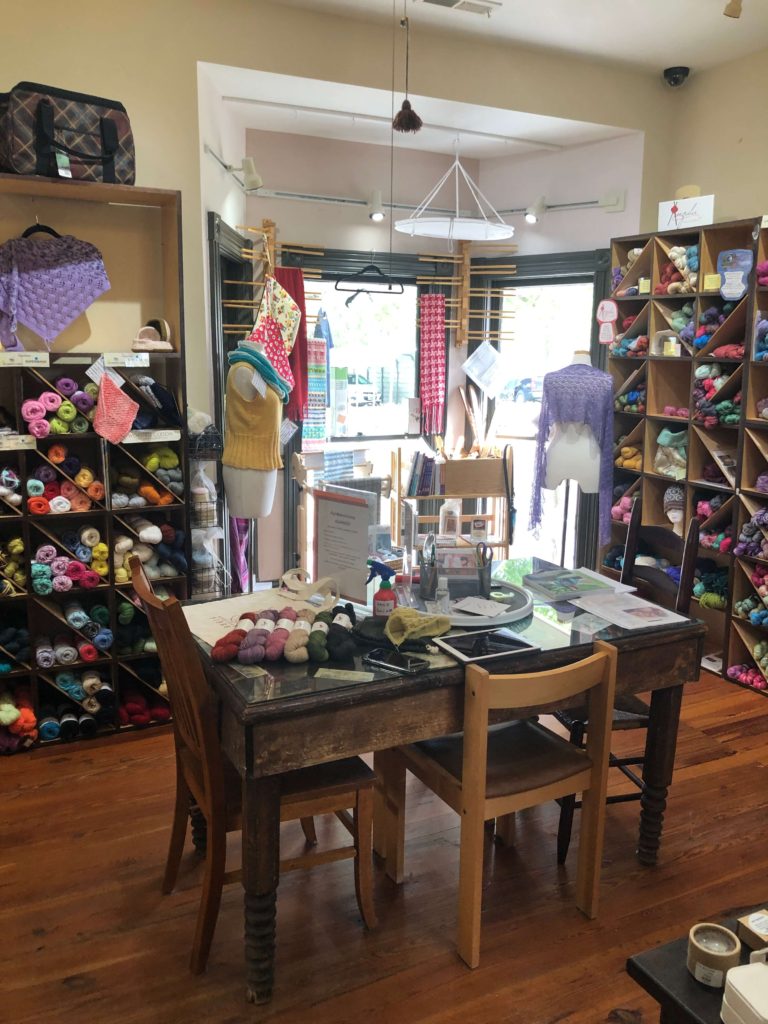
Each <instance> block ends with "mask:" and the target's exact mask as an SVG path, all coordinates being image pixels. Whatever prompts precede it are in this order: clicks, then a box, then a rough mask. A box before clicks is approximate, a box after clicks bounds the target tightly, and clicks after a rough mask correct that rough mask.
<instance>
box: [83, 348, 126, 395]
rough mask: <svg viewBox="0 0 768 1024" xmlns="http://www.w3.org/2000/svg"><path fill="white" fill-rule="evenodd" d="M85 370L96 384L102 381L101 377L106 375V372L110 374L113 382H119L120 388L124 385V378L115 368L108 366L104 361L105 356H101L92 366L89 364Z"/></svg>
mask: <svg viewBox="0 0 768 1024" xmlns="http://www.w3.org/2000/svg"><path fill="white" fill-rule="evenodd" d="M85 372H86V375H87V376H88V377H90V378H91V380H92V381H93V382H94V383H95V384H100V383H101V378H102V377H103V376H104V374H105V373H107V374H109V376H110V377H111V379H112V381H113V383H115V384H117V386H118V387H119V388H121V387H123V385H124V384H125V381H124V380H123V378H122V377H121V376H120V374H119V373H115V371H114V370H111V369H109V368H108V367H107V366H106V364H105V362H104V356H99V358H98V359H97V360H96V362H95V363H93V365H92V366H89V367H88V369H87V370H86V371H85Z"/></svg>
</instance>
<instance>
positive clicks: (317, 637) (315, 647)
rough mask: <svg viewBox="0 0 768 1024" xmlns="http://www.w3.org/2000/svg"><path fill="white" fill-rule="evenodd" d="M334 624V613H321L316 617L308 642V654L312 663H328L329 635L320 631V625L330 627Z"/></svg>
mask: <svg viewBox="0 0 768 1024" xmlns="http://www.w3.org/2000/svg"><path fill="white" fill-rule="evenodd" d="M332 622H333V613H332V612H320V614H319V615H316V616H315V621H314V623H313V624H312V630H311V632H310V634H309V639H308V640H307V654H308V655H309V660H310V661H328V633H327V632H324V631H323V630H322V629H318V628H317V626H318V623H324V624H325V625H326V626H330V625H331V623H332Z"/></svg>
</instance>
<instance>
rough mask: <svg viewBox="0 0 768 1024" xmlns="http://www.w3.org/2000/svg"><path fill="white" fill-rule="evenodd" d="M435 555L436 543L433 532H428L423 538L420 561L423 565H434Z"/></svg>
mask: <svg viewBox="0 0 768 1024" xmlns="http://www.w3.org/2000/svg"><path fill="white" fill-rule="evenodd" d="M435 556H436V544H435V535H434V533H428V534H427V536H426V537H425V538H424V548H423V550H422V561H423V562H424V565H434V564H435Z"/></svg>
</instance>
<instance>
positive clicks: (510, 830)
mask: <svg viewBox="0 0 768 1024" xmlns="http://www.w3.org/2000/svg"><path fill="white" fill-rule="evenodd" d="M496 842H497V843H498V844H499V845H500V846H506V847H510V846H514V845H515V812H514V811H512V812H511V813H510V814H502V815H501V817H499V818H497V819H496Z"/></svg>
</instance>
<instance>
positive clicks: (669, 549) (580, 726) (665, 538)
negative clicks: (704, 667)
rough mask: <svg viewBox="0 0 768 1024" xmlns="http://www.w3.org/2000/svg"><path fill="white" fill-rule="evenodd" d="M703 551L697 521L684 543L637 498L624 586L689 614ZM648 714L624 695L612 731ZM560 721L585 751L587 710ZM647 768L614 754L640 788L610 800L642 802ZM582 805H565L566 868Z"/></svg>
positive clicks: (562, 845) (613, 763) (561, 844)
mask: <svg viewBox="0 0 768 1024" xmlns="http://www.w3.org/2000/svg"><path fill="white" fill-rule="evenodd" d="M641 547H645V548H647V549H648V550H651V551H653V552H655V553H656V554H657V555H658V556H659V557H664V558H668V559H669V561H670V562H671V563H672V564H679V565H680V582H679V584H675V583H674V581H673V580H672V579H671V578H670V577H669V576H668V575H667V574H666V573H665V572H664V570H663V569H658V568H656V567H655V566H646V565H638V564H637V557H638V554H639V553H640V548H641ZM698 551H699V523H698V520H697V519H692V520H691V522H690V523H689V524H688V532H687V534H686V538H685V541H683V540H682V538H681V537H678V536H677V534H675V533H673V532H672V531H671V530H668V529H666V527H663V526H642V525H641V503H640V499H639V498H636V499H635V501H634V503H633V505H632V512H631V514H630V521H629V525H628V527H627V540H626V544H625V547H624V562H623V565H622V571H621V582H622V583H624V584H627V585H629V586H635V587H637V588H638V591H639V592H640V593H641V595H642V596H646V597H648V599H649V600H652V601H656V602H657V603H658V604H661V605H664V606H665V607H672V608H674V610H675V611H677V612H680V614H682V615H687V614H688V612H689V610H690V607H691V595H692V593H693V577H694V573H695V570H696V558H697V556H698ZM649 713H650V709H649V707H648V705H647V704H646V702H645V701H644V700H642V699H641V698H640V697H637V696H635V695H634V694H623V695H621V696H620V697H618V698H617V700H616V706H615V707H614V710H613V729H614V731H616V732H626V731H628V730H633V729H647V728H648V715H649ZM555 717H556V718H557V720H558V721H559V722H560V724H561V725H564V726H565V727H566V729H568V732H569V736H570V740H571V743H573V744H575V745H576V746H577V747H580V746H582V745H583V743H584V735H585V733H586V731H587V727H588V725H589V721H588V716H587V711H586V708H583V707H581V708H572V709H568V710H565V711H557V712H555ZM644 763H645V757H644V756H643V755H630V756H626V757H619V756H617V755H616V754H614V753H613V752H612V753H611V756H610V767H611V768H616V769H618V771H620V772H621V773H622V775H623V776H624V777H625V778H626V779H628V780H629V781H630V782H631V783H632V784H633V785H634V786H635V789H634V790H633V791H632V792H629V793H616V794H612V795H611V796H609V797H608V798H607V802H608V803H609V804H617V803H631V802H633V801H635V800H639V799H640V798H641V797H642V795H643V779H642V775H641V774H640V773H639V772H638V771H637V769H642V767H643V765H644ZM577 806H578V801H577V799H576V797H575V796H567V797H564V798H563V799H562V800H561V801H560V822H559V825H558V830H557V862H558V864H564V863H565V860H566V857H567V856H568V847H569V846H570V844H571V831H572V829H573V814H574V811H575V810H576V808H577Z"/></svg>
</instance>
